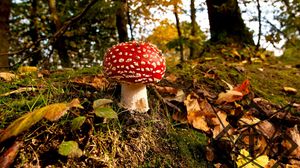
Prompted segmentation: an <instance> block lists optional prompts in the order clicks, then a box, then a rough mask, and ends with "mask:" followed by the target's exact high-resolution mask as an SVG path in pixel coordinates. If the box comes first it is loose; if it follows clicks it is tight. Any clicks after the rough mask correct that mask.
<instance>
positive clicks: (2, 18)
mask: <svg viewBox="0 0 300 168" xmlns="http://www.w3.org/2000/svg"><path fill="white" fill-rule="evenodd" d="M10 8H11V0H0V71H7V70H8V68H9V61H8V54H6V53H8V51H9V34H8V33H9V15H10Z"/></svg>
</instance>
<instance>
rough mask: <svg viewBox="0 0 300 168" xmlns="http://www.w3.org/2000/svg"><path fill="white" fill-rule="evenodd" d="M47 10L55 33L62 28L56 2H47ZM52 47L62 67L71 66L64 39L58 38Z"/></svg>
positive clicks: (53, 0)
mask: <svg viewBox="0 0 300 168" xmlns="http://www.w3.org/2000/svg"><path fill="white" fill-rule="evenodd" d="M49 9H50V13H51V18H52V21H53V23H54V25H55V31H58V30H59V29H60V28H61V27H62V23H61V21H60V18H59V16H58V14H57V10H56V0H49ZM55 31H54V32H55ZM53 47H54V48H55V49H56V50H57V52H58V56H59V58H60V61H61V65H62V66H63V67H71V66H72V64H71V60H70V57H69V55H68V51H67V48H66V42H65V38H64V37H63V36H60V37H58V39H56V41H55V43H54V45H53Z"/></svg>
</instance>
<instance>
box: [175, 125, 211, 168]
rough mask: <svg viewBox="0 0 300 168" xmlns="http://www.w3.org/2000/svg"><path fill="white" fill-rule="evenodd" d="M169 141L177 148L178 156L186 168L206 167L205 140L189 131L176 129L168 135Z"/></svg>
mask: <svg viewBox="0 0 300 168" xmlns="http://www.w3.org/2000/svg"><path fill="white" fill-rule="evenodd" d="M170 140H171V141H173V142H174V143H175V144H176V146H177V147H178V156H177V157H181V159H182V160H183V161H184V164H185V165H186V166H187V167H206V165H207V163H206V161H205V149H204V146H205V145H206V142H207V138H206V136H205V135H204V134H201V133H199V132H198V131H195V130H191V129H176V130H174V132H172V133H170Z"/></svg>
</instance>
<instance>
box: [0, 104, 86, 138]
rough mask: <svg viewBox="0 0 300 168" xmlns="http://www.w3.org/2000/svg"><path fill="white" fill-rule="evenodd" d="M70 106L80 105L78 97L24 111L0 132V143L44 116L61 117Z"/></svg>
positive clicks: (47, 117)
mask: <svg viewBox="0 0 300 168" xmlns="http://www.w3.org/2000/svg"><path fill="white" fill-rule="evenodd" d="M71 107H79V108H81V107H82V106H81V105H80V104H79V100H78V99H73V100H72V101H71V102H70V103H55V104H50V105H48V106H45V107H42V108H39V109H36V110H34V111H32V112H29V113H26V114H24V115H23V116H21V117H20V118H18V119H16V120H15V121H13V122H12V123H11V124H10V125H9V126H8V127H7V128H6V129H5V130H3V131H2V132H1V133H0V143H1V142H3V141H5V140H7V139H9V138H11V137H13V136H17V135H19V134H20V133H22V132H23V131H26V130H28V129H29V128H30V127H31V126H33V125H34V124H36V123H37V122H39V121H40V120H42V119H43V118H46V119H48V120H50V121H56V120H58V119H59V118H60V117H62V116H63V115H64V114H65V113H66V111H67V110H68V109H70V108H71Z"/></svg>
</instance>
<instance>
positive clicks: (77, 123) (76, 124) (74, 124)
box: [71, 116, 86, 130]
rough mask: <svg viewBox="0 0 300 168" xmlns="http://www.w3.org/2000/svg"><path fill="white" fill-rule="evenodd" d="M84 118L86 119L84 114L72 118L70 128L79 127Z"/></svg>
mask: <svg viewBox="0 0 300 168" xmlns="http://www.w3.org/2000/svg"><path fill="white" fill-rule="evenodd" d="M85 120H86V117H84V116H79V117H76V118H74V119H73V120H72V122H71V129H72V130H77V129H79V128H80V127H81V126H82V124H83V123H84V122H85Z"/></svg>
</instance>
